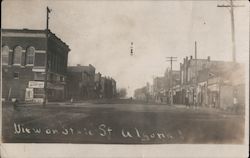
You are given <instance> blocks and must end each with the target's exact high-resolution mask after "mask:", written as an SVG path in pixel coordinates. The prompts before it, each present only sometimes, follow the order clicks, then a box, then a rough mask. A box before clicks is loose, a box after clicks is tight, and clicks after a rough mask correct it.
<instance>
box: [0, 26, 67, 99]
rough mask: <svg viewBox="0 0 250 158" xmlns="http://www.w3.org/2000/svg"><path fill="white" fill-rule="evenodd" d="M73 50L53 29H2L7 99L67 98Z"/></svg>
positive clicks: (3, 76)
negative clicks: (67, 83)
mask: <svg viewBox="0 0 250 158" xmlns="http://www.w3.org/2000/svg"><path fill="white" fill-rule="evenodd" d="M69 51H70V49H69V46H68V45H67V44H65V43H64V42H63V41H62V40H61V39H59V38H58V37H57V36H56V35H55V34H53V33H52V32H51V31H48V32H47V31H46V30H28V29H23V30H17V29H2V72H3V74H2V78H3V81H2V85H4V86H3V91H2V98H3V100H6V101H7V100H8V101H11V100H13V99H18V100H19V101H27V102H29V101H30V102H43V101H44V98H45V97H44V96H45V93H46V94H47V99H48V101H57V100H63V99H64V98H65V80H66V72H67V62H68V53H69ZM46 70H47V71H46ZM45 82H46V83H47V84H45ZM45 85H47V87H45ZM45 91H46V92H45Z"/></svg>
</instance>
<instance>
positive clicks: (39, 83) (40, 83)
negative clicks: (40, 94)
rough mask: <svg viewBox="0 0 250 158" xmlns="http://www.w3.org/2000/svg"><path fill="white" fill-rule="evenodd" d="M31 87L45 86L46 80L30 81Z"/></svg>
mask: <svg viewBox="0 0 250 158" xmlns="http://www.w3.org/2000/svg"><path fill="white" fill-rule="evenodd" d="M29 88H44V82H41V81H29Z"/></svg>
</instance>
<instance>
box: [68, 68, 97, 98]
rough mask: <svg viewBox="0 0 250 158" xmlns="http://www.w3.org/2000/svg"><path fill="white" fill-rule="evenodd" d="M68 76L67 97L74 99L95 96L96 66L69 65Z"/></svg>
mask: <svg viewBox="0 0 250 158" xmlns="http://www.w3.org/2000/svg"><path fill="white" fill-rule="evenodd" d="M67 73H68V78H67V98H68V99H71V98H73V99H74V100H84V99H94V98H95V67H94V66H92V65H91V64H90V65H89V66H81V65H79V64H78V65H77V66H69V67H68V72H67Z"/></svg>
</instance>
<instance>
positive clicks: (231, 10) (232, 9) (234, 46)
mask: <svg viewBox="0 0 250 158" xmlns="http://www.w3.org/2000/svg"><path fill="white" fill-rule="evenodd" d="M217 7H224V8H230V15H231V29H232V32H231V33H232V58H233V62H236V45H235V23H234V7H244V6H243V5H234V4H233V0H230V5H217Z"/></svg>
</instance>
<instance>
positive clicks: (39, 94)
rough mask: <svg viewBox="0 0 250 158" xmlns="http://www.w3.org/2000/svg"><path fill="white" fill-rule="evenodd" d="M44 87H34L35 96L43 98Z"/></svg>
mask: <svg viewBox="0 0 250 158" xmlns="http://www.w3.org/2000/svg"><path fill="white" fill-rule="evenodd" d="M43 97H44V89H43V88H34V98H43Z"/></svg>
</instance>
